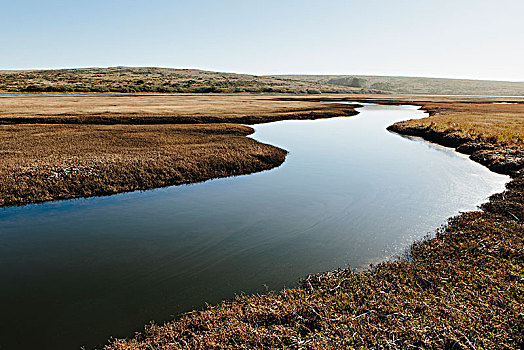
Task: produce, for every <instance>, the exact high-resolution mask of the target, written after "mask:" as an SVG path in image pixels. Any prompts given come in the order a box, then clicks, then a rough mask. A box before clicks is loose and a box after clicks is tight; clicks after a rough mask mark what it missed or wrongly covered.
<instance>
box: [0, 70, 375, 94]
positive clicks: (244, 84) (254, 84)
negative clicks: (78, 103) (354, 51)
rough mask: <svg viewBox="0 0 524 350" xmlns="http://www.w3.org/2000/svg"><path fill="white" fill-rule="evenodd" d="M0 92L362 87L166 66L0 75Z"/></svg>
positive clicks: (330, 89)
mask: <svg viewBox="0 0 524 350" xmlns="http://www.w3.org/2000/svg"><path fill="white" fill-rule="evenodd" d="M0 92H123V93H131V92H156V93H204V92H215V93H221V92H222V93H235V92H278V93H309V94H318V93H360V92H369V91H367V90H366V89H361V88H354V87H348V86H343V85H332V84H324V83H319V82H309V81H298V80H295V79H282V78H273V77H260V76H254V75H246V74H232V73H217V72H209V71H203V70H196V69H170V68H131V67H112V68H78V69H57V70H23V71H0Z"/></svg>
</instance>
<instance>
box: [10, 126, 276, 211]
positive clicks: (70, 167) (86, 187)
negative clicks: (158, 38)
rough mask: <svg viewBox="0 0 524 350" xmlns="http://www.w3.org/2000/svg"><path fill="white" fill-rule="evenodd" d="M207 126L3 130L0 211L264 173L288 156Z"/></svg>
mask: <svg viewBox="0 0 524 350" xmlns="http://www.w3.org/2000/svg"><path fill="white" fill-rule="evenodd" d="M251 132H252V129H251V128H249V127H244V126H240V125H234V124H228V125H225V124H211V125H198V126H195V125H147V126H136V125H111V126H107V125H41V124H39V125H2V126H0V140H1V141H2V142H1V143H0V154H1V164H2V167H1V168H0V179H1V181H0V193H1V196H0V206H7V205H19V204H26V203H31V202H41V201H46V200H56V199H67V198H75V197H87V196H99V195H108V194H114V193H118V192H124V191H134V190H144V189H149V188H155V187H162V186H167V185H176V184H182V183H192V182H197V181H203V180H208V179H211V178H215V177H226V176H232V175H240V174H246V173H252V172H256V171H261V170H266V169H270V168H273V167H275V166H278V165H280V164H281V163H282V162H283V161H284V159H285V155H286V152H285V151H284V150H281V149H279V148H276V147H273V146H269V145H265V144H261V143H258V142H256V141H254V140H252V139H250V138H247V137H245V136H246V135H248V134H250V133H251Z"/></svg>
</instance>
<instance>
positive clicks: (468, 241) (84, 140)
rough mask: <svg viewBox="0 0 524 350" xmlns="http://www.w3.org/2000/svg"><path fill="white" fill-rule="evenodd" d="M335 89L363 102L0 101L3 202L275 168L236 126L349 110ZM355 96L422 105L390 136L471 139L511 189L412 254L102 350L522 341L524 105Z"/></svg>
mask: <svg viewBox="0 0 524 350" xmlns="http://www.w3.org/2000/svg"><path fill="white" fill-rule="evenodd" d="M327 99H330V100H332V101H340V100H355V97H354V96H326V97H322V98H316V99H311V98H309V99H305V98H304V97H293V98H290V97H282V96H281V97H278V96H273V97H269V96H255V95H250V96H244V95H235V96H228V95H221V96H220V97H219V96H216V95H214V96H204V95H201V96H198V97H197V96H183V95H180V96H176V97H174V96H162V97H158V96H110V97H109V96H85V97H84V96H64V97H62V96H60V97H58V96H52V97H49V96H30V97H27V96H9V97H1V98H0V121H1V123H2V124H1V125H0V165H1V167H0V193H1V196H0V205H2V206H9V205H18V204H24V203H30V202H38V201H45V200H52V199H62V198H75V197H81V196H93V195H106V194H112V193H117V192H122V191H131V190H137V189H146V188H153V187H159V186H166V185H172V184H180V183H189V182H195V181H202V180H205V179H209V178H214V177H219V176H220V177H222V176H231V175H237V174H244V173H250V172H254V171H260V170H264V169H269V168H272V167H274V166H278V165H279V164H281V163H282V162H283V161H284V159H285V154H286V152H285V151H284V150H281V149H278V148H276V147H273V146H270V145H264V144H261V143H258V142H256V141H254V140H251V139H249V138H247V137H246V135H248V134H249V133H250V132H251V131H252V130H251V128H249V127H246V126H242V125H238V124H236V123H239V122H242V123H244V122H246V121H247V122H263V121H271V120H282V119H289V118H294V119H300V118H308V119H310V118H318V117H330V116H335V115H352V114H354V113H355V112H354V111H353V109H352V107H350V106H343V105H337V104H329V103H323V102H322V101H325V100H327ZM358 101H362V102H377V103H385V104H402V103H409V104H415V105H419V106H421V107H422V108H424V109H425V110H427V111H428V112H429V114H430V116H429V117H427V118H425V119H421V120H417V121H409V122H406V123H400V124H398V127H397V129H396V130H395V131H397V132H400V133H406V134H409V133H410V132H411V131H415V133H414V134H416V135H418V136H422V137H425V138H428V135H437V136H438V137H437V138H435V139H434V140H435V141H436V142H440V143H446V142H447V141H449V140H451V141H453V142H455V141H456V145H455V146H454V147H459V149H460V147H464V145H468V144H469V145H470V147H469V151H471V152H469V153H472V158H473V159H475V160H477V161H479V162H481V163H483V164H485V165H487V166H489V167H490V168H494V169H495V170H497V171H500V172H503V173H507V174H511V176H512V177H513V180H512V182H510V183H509V184H508V188H507V191H506V192H505V193H503V194H497V195H494V196H493V197H492V198H491V199H490V202H488V203H486V204H485V205H484V206H483V211H478V212H473V213H465V214H461V215H460V216H458V217H456V218H454V219H452V220H451V221H450V222H449V224H448V225H447V226H446V227H444V228H442V229H441V230H440V231H439V232H438V234H437V235H436V237H435V238H433V239H428V240H425V241H423V242H418V243H416V244H415V245H414V246H413V247H412V249H411V251H410V253H409V256H408V257H407V258H406V259H401V260H398V261H394V262H388V263H383V264H380V265H378V266H376V267H374V268H372V269H371V270H370V271H368V272H366V273H356V272H352V271H350V270H349V269H347V270H340V271H335V272H332V273H327V274H322V275H318V276H310V277H308V278H307V279H306V280H305V281H303V282H302V283H301V284H300V286H299V287H297V288H295V289H291V290H286V291H283V292H280V293H270V294H268V295H262V296H260V295H255V296H242V297H238V298H236V299H235V300H233V301H229V302H223V303H222V304H220V305H217V306H214V307H209V308H208V309H206V310H203V311H198V312H194V313H190V314H189V315H186V316H183V317H182V318H180V319H176V320H174V321H171V322H167V323H166V324H163V325H150V326H148V327H146V329H145V331H144V332H143V333H142V334H138V335H137V336H136V337H134V338H132V339H127V340H112V341H111V342H110V343H109V344H108V345H107V346H106V350H116V349H118V350H131V349H133V350H135V349H144V350H145V349H252V348H288V349H299V348H310V349H340V348H367V349H370V348H373V349H377V348H383V349H389V348H392V349H396V348H402V349H407V348H424V349H430V348H431V349H519V348H522V346H523V344H524V337H523V334H524V333H523V329H524V320H523V317H522V315H523V314H524V309H523V305H524V299H523V295H524V283H523V281H524V269H523V266H524V253H523V249H522V246H523V244H524V241H523V235H522V232H524V178H523V176H524V175H523V171H524V170H523V169H524V145H523V143H522V140H523V139H522V134H523V107H524V105H523V104H517V105H513V104H512V105H506V104H492V103H491V102H492V100H489V99H473V98H468V99H464V98H427V97H424V98H422V97H407V96H400V97H393V96H391V97H389V96H388V97H384V96H362V97H360V96H359V98H358ZM498 101H500V100H498ZM513 101H517V100H513ZM522 102H524V101H522ZM107 124H111V125H107ZM137 124H138V125H137ZM417 132H418V133H419V134H417ZM444 141H445V142H444ZM471 145H472V146H471Z"/></svg>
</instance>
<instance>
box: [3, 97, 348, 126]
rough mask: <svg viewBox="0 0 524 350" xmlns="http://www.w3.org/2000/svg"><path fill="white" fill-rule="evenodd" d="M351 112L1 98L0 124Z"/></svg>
mask: <svg viewBox="0 0 524 350" xmlns="http://www.w3.org/2000/svg"><path fill="white" fill-rule="evenodd" d="M351 112H352V107H348V106H341V105H336V104H327V103H325V104H320V103H318V102H316V101H299V100H297V101H286V100H280V99H276V98H274V96H269V95H242V94H234V95H226V94H214V95H202V94H199V95H189V94H179V95H110V96H108V95H104V96H95V95H91V96H85V95H83V96H53V95H23V96H0V124H2V123H3V124H6V123H7V124H8V123H15V124H20V123H46V124H49V123H55V124H172V123H175V124H181V123H224V122H228V123H247V124H254V123H260V122H269V121H276V120H283V119H314V118H318V117H329V116H341V115H347V114H348V113H351Z"/></svg>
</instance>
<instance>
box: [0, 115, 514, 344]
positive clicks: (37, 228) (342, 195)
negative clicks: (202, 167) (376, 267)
mask: <svg viewBox="0 0 524 350" xmlns="http://www.w3.org/2000/svg"><path fill="white" fill-rule="evenodd" d="M361 112H362V113H361V114H360V115H359V116H356V117H351V118H334V119H328V120H317V121H283V122H276V123H270V124H264V125H258V126H256V127H255V128H256V134H255V135H254V137H255V138H257V139H259V140H261V141H263V142H267V143H271V144H274V145H278V146H281V147H283V148H285V149H287V150H289V151H290V154H289V156H288V158H287V160H286V162H285V163H284V165H282V166H281V167H280V168H277V169H274V170H271V171H267V172H263V173H258V174H254V175H249V176H240V177H236V178H228V179H220V180H213V181H208V182H206V183H201V184H195V185H190V186H182V187H171V188H166V189H158V190H153V191H147V192H141V193H140V192H136V193H130V194H122V195H116V196H112V197H105V198H94V199H83V200H73V201H62V202H54V203H47V204H43V205H30V206H26V207H21V208H9V209H4V210H0V310H1V311H0V315H1V317H0V344H1V345H2V347H1V349H30V348H33V347H34V348H39V349H57V348H59V349H75V348H76V349H77V348H79V347H80V346H81V345H86V347H88V348H89V347H93V346H94V345H97V344H101V343H104V342H105V340H106V339H107V338H108V337H110V336H115V337H127V336H131V335H132V334H133V332H134V331H136V330H140V329H141V328H142V326H143V325H144V324H146V323H148V322H149V321H150V320H153V319H154V320H156V321H159V322H161V321H164V320H167V319H169V318H170V315H177V314H179V313H182V312H185V311H188V310H191V309H193V308H199V307H202V306H203V305H204V303H205V302H209V303H216V302H218V301H219V300H221V299H226V298H231V297H233V296H234V294H235V293H240V292H242V291H243V292H246V293H252V292H260V291H264V290H265V288H266V287H265V286H267V287H268V288H271V289H280V288H282V287H284V286H288V287H291V286H293V285H294V284H295V283H296V281H297V280H298V279H299V278H301V277H303V276H305V275H307V274H309V273H316V272H322V271H326V270H331V269H334V268H337V267H339V266H342V267H344V266H346V265H347V264H350V265H351V266H352V267H360V266H364V265H366V264H368V263H370V262H377V261H379V260H381V259H383V258H384V257H387V256H391V255H395V254H399V253H401V252H402V250H403V249H405V248H406V247H407V246H408V245H409V244H410V243H411V242H412V241H413V240H414V239H418V238H421V237H422V236H423V235H424V234H425V233H427V232H430V231H432V230H433V229H434V228H436V227H437V226H439V225H440V224H442V223H444V222H445V220H446V218H447V217H449V216H452V215H454V214H456V213H457V212H458V211H459V210H462V211H465V210H472V209H475V207H476V205H478V204H479V203H481V202H482V201H484V200H485V199H486V198H487V197H488V195H489V194H491V193H494V192H498V191H502V189H503V186H504V183H505V181H507V178H506V177H505V176H501V175H496V174H493V173H491V172H489V171H488V170H487V169H486V168H484V167H482V166H480V165H478V164H476V163H473V162H472V161H470V160H469V159H467V158H466V157H465V156H463V155H459V154H457V153H455V152H454V151H452V150H451V149H446V148H443V147H440V146H436V145H432V144H429V143H426V142H423V141H419V140H413V139H408V138H404V137H401V136H398V135H396V134H391V133H388V132H387V131H386V130H385V127H386V126H387V125H390V124H392V123H393V122H395V121H399V120H405V119H412V118H416V117H422V116H423V114H422V113H421V112H419V111H416V110H415V109H414V108H413V107H394V106H381V107H379V106H366V107H364V108H363V109H361Z"/></svg>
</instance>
